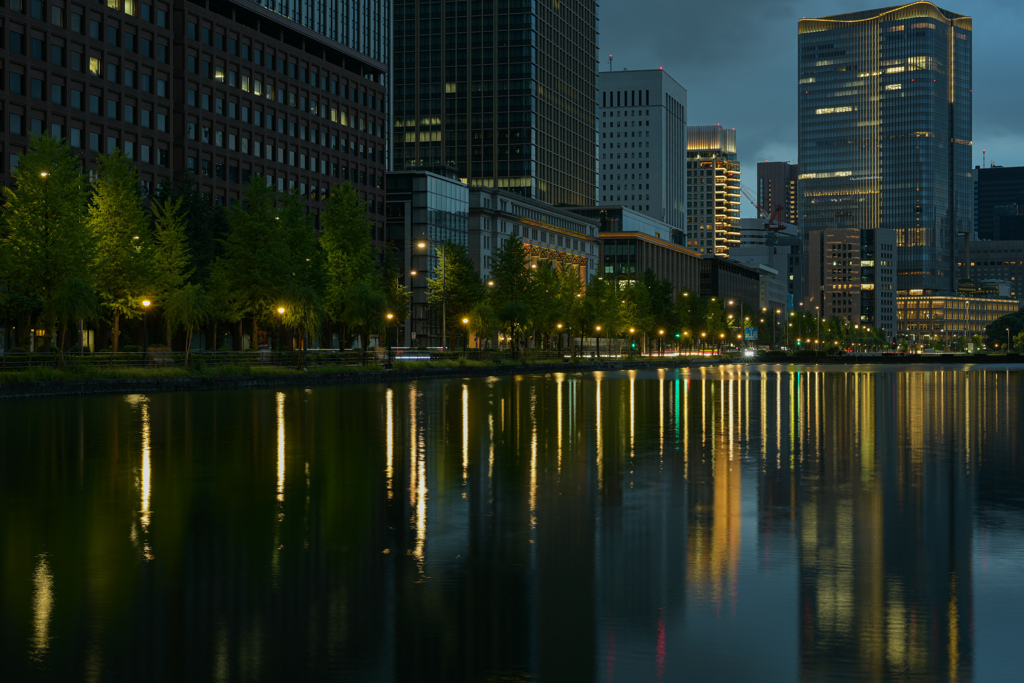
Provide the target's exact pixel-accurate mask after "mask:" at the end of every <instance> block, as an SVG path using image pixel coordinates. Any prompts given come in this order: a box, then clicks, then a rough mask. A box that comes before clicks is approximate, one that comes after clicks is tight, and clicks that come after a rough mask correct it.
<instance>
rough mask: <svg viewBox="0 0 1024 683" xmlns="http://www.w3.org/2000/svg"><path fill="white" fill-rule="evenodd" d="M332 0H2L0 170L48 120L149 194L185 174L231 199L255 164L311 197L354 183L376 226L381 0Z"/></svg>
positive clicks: (380, 180) (384, 51)
mask: <svg viewBox="0 0 1024 683" xmlns="http://www.w3.org/2000/svg"><path fill="white" fill-rule="evenodd" d="M331 2H332V3H333V4H330V5H324V6H323V7H324V8H325V9H330V8H332V7H333V9H334V10H336V12H330V11H328V12H326V13H324V12H306V11H305V10H302V9H301V8H300V6H299V5H297V4H296V5H293V6H291V9H286V7H285V5H282V4H278V5H277V6H276V7H275V6H274V3H273V2H268V1H267V0H263V1H262V2H241V1H240V0H215V1H211V2H209V3H201V4H197V3H194V2H185V1H184V0H106V1H104V2H102V3H96V2H85V0H68V1H67V2H62V3H44V2H29V1H28V0H11V1H10V2H7V3H4V5H3V7H0V24H2V26H3V31H4V37H5V40H6V42H5V50H4V54H3V57H4V60H3V62H4V63H3V64H2V70H3V77H4V81H5V83H4V86H3V90H4V92H3V101H2V102H0V120H2V124H0V181H2V182H10V169H11V167H12V166H14V165H16V164H17V163H18V155H19V154H20V153H23V152H25V151H26V150H27V149H28V146H29V135H30V134H32V133H35V134H40V135H41V134H43V133H44V132H49V133H51V134H53V135H54V136H57V137H60V138H65V139H67V141H68V142H69V144H70V145H71V147H72V148H73V149H75V150H76V151H77V152H79V153H80V154H81V155H82V159H83V162H84V164H85V167H86V168H87V169H89V170H92V169H95V160H96V157H97V155H99V154H102V153H108V152H112V151H113V150H114V149H120V150H122V151H123V152H124V153H125V154H126V155H127V156H128V157H130V158H131V159H133V160H134V161H135V163H136V166H137V168H138V172H139V178H140V181H141V183H142V188H143V191H144V192H147V193H148V192H151V191H155V189H156V186H157V185H158V184H159V183H160V181H162V180H163V179H164V178H177V177H181V176H183V175H186V174H191V175H192V176H193V177H194V179H195V182H196V185H197V187H198V189H199V190H201V191H203V192H205V193H208V194H209V195H210V197H211V198H212V200H213V201H214V202H215V203H217V204H227V203H230V202H232V201H235V200H237V199H239V198H240V197H241V192H242V188H243V185H244V183H246V182H247V181H248V180H249V178H250V177H251V176H252V175H256V174H258V175H261V176H263V177H264V178H265V179H266V180H267V181H268V182H270V183H271V184H272V185H273V186H274V187H275V188H276V189H278V190H282V191H287V190H290V189H292V188H294V189H296V190H297V191H299V192H300V193H301V194H302V195H303V197H305V198H306V200H307V203H308V205H309V207H310V208H311V209H314V210H315V209H316V208H318V207H319V205H320V202H321V201H322V200H323V199H325V198H326V196H327V193H328V189H329V188H330V186H331V185H334V184H336V183H339V182H342V181H345V180H348V181H351V182H352V184H353V185H354V186H355V187H356V189H357V190H358V191H359V193H360V194H361V195H362V196H363V198H364V199H366V201H367V207H368V208H369V210H370V214H371V217H372V218H373V219H374V220H375V221H376V223H377V228H378V231H382V230H383V225H384V169H385V149H386V144H385V137H384V134H385V129H384V126H385V121H386V107H385V103H386V100H385V94H386V93H385V84H384V74H385V73H386V71H387V65H386V61H387V56H388V53H389V50H390V48H389V45H388V35H389V33H388V24H389V22H388V18H387V11H388V3H387V2H384V1H382V0H372V1H370V2H356V1H355V0H331ZM268 7H269V8H273V9H268ZM375 236H376V237H377V238H378V239H381V238H382V234H381V232H378V233H377V234H376V235H375Z"/></svg>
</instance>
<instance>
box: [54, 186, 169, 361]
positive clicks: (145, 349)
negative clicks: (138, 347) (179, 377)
mask: <svg viewBox="0 0 1024 683" xmlns="http://www.w3.org/2000/svg"><path fill="white" fill-rule="evenodd" d="M43 176H44V177H45V176H46V174H45V173H44V174H43ZM151 303H153V302H151V301H150V300H149V299H143V300H142V364H143V365H145V364H146V359H147V357H148V355H149V316H148V315H147V312H148V311H149V305H150V304H151Z"/></svg>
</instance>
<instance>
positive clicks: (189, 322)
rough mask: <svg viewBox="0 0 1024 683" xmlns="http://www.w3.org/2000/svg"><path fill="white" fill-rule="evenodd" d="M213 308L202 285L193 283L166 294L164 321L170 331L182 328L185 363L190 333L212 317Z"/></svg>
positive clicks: (190, 346) (190, 340) (211, 301)
mask: <svg viewBox="0 0 1024 683" xmlns="http://www.w3.org/2000/svg"><path fill="white" fill-rule="evenodd" d="M214 308H215V304H214V301H213V298H212V297H211V296H210V295H209V294H208V293H207V292H206V291H205V290H204V289H203V286H202V285H200V284H197V283H194V282H193V283H189V284H186V285H182V286H181V287H179V288H178V289H175V290H173V291H171V292H168V293H167V296H166V298H165V301H164V320H165V321H166V322H167V327H168V328H169V329H170V330H171V331H173V330H175V329H177V328H179V327H181V328H184V330H185V358H186V362H187V359H188V355H189V350H190V349H191V348H192V333H193V332H194V331H195V329H196V328H198V327H200V326H202V325H205V324H206V323H207V322H208V321H209V320H210V319H211V318H212V317H213V312H214Z"/></svg>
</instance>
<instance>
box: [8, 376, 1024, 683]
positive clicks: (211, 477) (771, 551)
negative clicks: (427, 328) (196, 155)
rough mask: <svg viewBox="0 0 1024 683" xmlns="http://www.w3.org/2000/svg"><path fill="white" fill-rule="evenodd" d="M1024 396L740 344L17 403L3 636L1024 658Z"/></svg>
mask: <svg viewBox="0 0 1024 683" xmlns="http://www.w3.org/2000/svg"><path fill="white" fill-rule="evenodd" d="M1022 396H1024V382H1022V375H1021V374H1020V373H1019V371H1018V370H1015V369H1009V368H1002V369H987V370H986V369H977V370H965V369H964V368H957V369H948V368H944V367H940V366H935V367H928V368H914V369H912V370H908V371H905V372H897V371H893V370H890V369H887V368H865V367H860V368H855V369H851V368H847V367H840V366H836V367H827V366H812V367H806V368H801V367H798V366H785V367H784V366H756V365H742V366H724V367H721V368H704V369H695V370H681V371H680V370H656V371H628V372H602V373H591V374H574V373H568V372H559V373H553V374H551V375H548V376H539V375H538V376H520V377H507V378H486V379H472V378H457V379H452V380H433V381H421V382H412V383H396V384H393V385H391V386H354V387H338V388H318V389H313V390H303V389H294V390H283V391H276V392H274V391H266V392H264V391H257V392H209V393H196V394H166V395H163V394H161V395H152V396H128V397H121V398H117V397H94V398H85V399H82V398H68V399H55V400H38V401H20V402H18V403H9V404H3V406H2V407H3V410H2V411H0V428H2V429H0V439H2V441H0V447H2V449H0V467H2V470H0V474H2V475H3V477H2V481H0V486H2V487H3V488H2V496H0V525H2V528H0V532H2V534H3V535H2V539H3V541H2V542H3V544H4V545H3V554H2V559H0V561H2V565H0V566H2V567H3V573H2V584H0V590H2V594H0V620H2V623H3V629H4V631H3V632H4V634H5V637H4V639H3V642H2V644H0V648H2V650H0V652H2V659H0V665H2V669H3V670H4V671H9V672H12V673H13V674H14V676H15V678H17V679H19V680H21V679H26V680H31V679H46V678H50V679H68V680H72V679H74V680H77V679H86V678H89V679H95V680H146V679H159V680H163V679H166V680H182V679H186V678H187V679H189V680H210V679H212V680H225V681H228V680H287V679H294V680H304V679H335V678H350V679H353V680H369V681H377V680H380V681H408V680H482V679H483V680H486V679H494V680H499V679H500V680H504V679H508V680H544V681H548V680H551V681H565V680H602V681H614V680H620V681H622V680H625V681H633V680H681V679H684V678H685V679H686V680H758V681H764V680H779V681H793V680H814V681H819V680H820V681H829V680H836V681H838V680H862V681H868V680H959V681H970V680H978V681H983V680H1005V679H1007V678H1012V677H1013V676H1015V675H1017V672H1019V670H1020V667H1022V666H1024V655H1022V653H1021V650H1020V648H1019V646H1016V645H1015V643H1019V642H1020V640H1021V638H1022V637H1024V622H1022V621H1021V620H1020V618H1019V614H1020V613H1021V609H1022V608H1024V487H1022V484H1024V468H1022V463H1021V457H1022V456H1021V455H1020V453H1021V451H1022V450H1024V449H1022V448H1021V443H1020V429H1019V421H1020V416H1021V412H1020V411H1021V405H1022V404H1021V399H1022ZM29 425H30V427H29ZM403 453H406V454H407V457H403V456H402V454H403ZM140 454H141V455H140ZM300 488H301V489H304V490H301V491H300V490H299V489H300ZM126 530H128V531H130V533H126Z"/></svg>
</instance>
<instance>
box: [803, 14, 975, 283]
mask: <svg viewBox="0 0 1024 683" xmlns="http://www.w3.org/2000/svg"><path fill="white" fill-rule="evenodd" d="M971 36H972V32H971V19H970V17H966V16H962V15H959V14H954V13H953V12H949V11H946V10H943V9H939V8H938V7H936V6H935V5H933V4H932V3H930V2H915V3H912V4H908V5H903V6H899V7H888V8H885V9H878V10H870V11H863V12H853V13H850V14H841V15H835V16H828V17H821V18H816V19H802V20H800V22H799V41H798V42H799V55H798V60H799V76H798V78H799V91H798V98H797V101H798V107H799V149H800V159H799V163H800V195H801V200H800V211H799V218H800V226H801V228H803V229H804V230H805V231H816V230H825V229H833V228H853V229H858V230H861V229H874V228H888V229H892V230H895V231H896V239H897V244H898V255H897V262H898V272H899V289H900V290H926V291H951V290H955V289H956V288H957V284H958V274H957V269H956V267H955V263H956V252H957V249H958V237H957V236H958V235H959V234H960V233H965V232H970V231H971V214H972V206H971V205H972V201H971V191H972V188H971V174H970V171H971V144H972V143H971V45H972V37H971Z"/></svg>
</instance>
